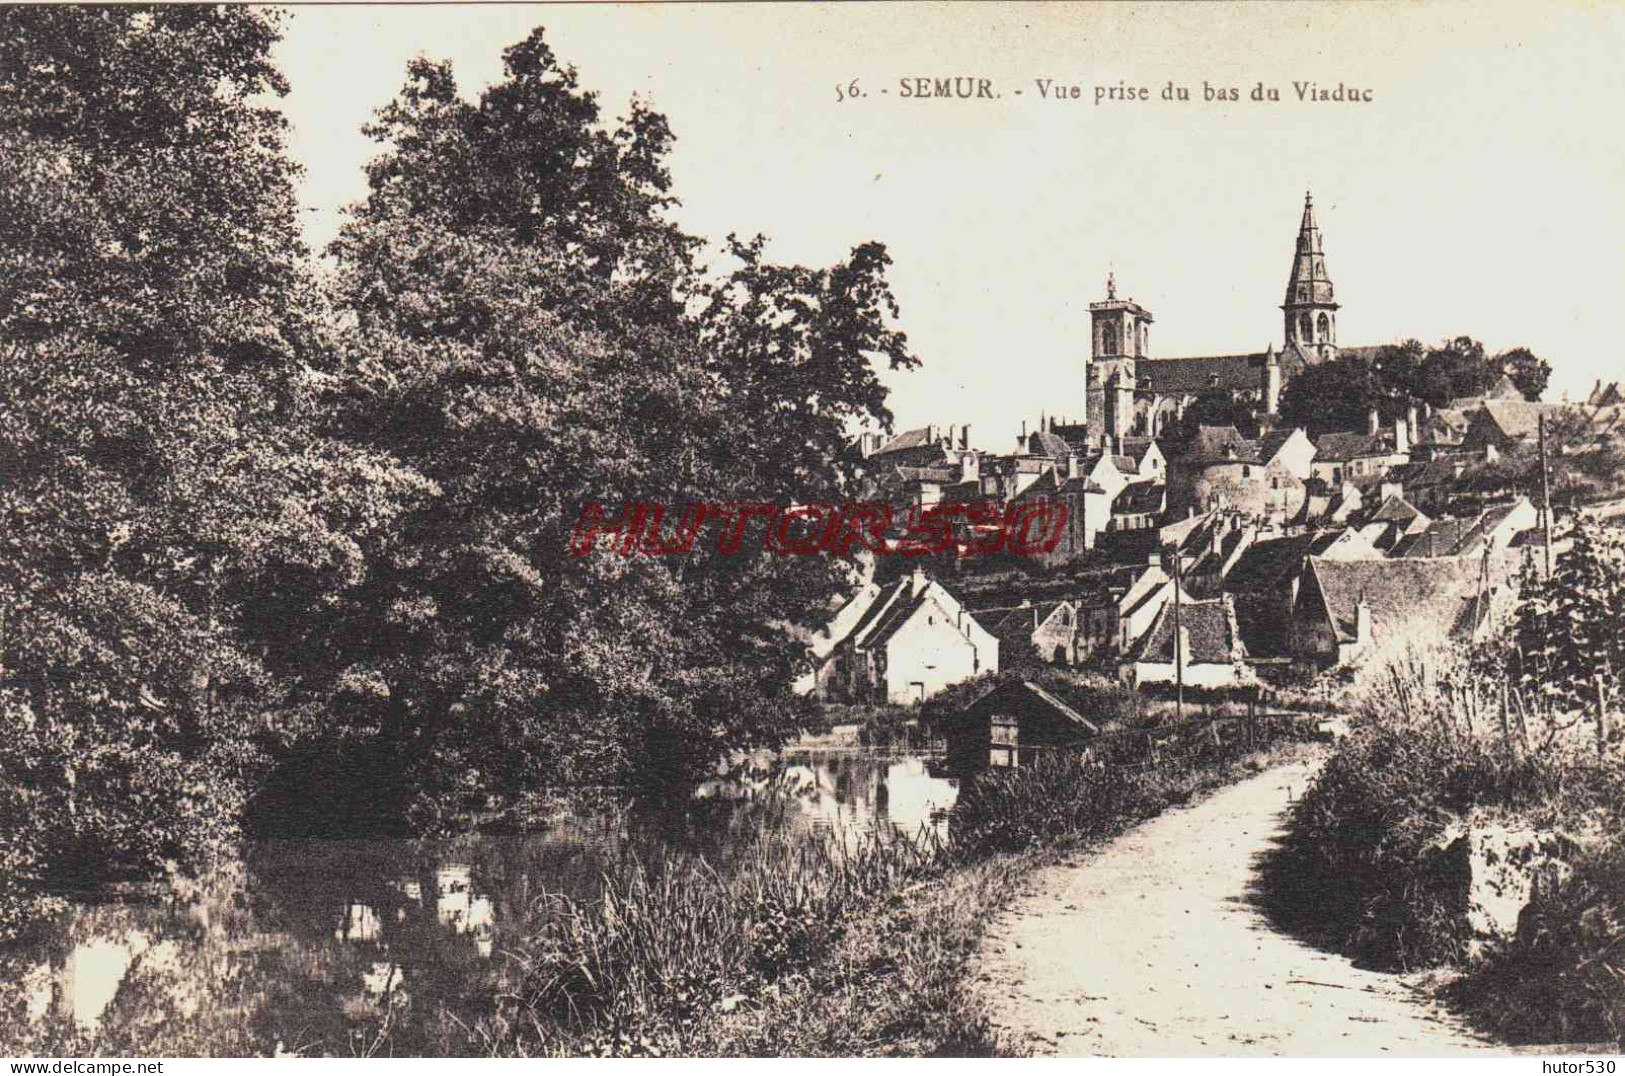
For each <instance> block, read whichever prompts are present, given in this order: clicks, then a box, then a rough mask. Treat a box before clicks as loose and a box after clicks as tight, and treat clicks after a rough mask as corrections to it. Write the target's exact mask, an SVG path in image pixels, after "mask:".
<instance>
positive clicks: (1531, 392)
mask: <svg viewBox="0 0 1625 1076" xmlns="http://www.w3.org/2000/svg"><path fill="white" fill-rule="evenodd" d="M1495 362H1496V365H1498V366H1499V367H1500V368H1501V369H1502V371H1504V372H1505V373H1506V375H1507V376H1508V377H1510V378H1511V379H1512V383H1513V384H1514V385H1516V386H1518V391H1519V392H1521V393H1523V398H1524V399H1526V400H1538V399H1540V396H1541V393H1543V392H1545V391H1546V383H1547V382H1548V381H1550V380H1551V377H1552V365H1551V363H1549V362H1547V361H1546V360H1545V359H1542V358H1539V357H1538V356H1536V355H1535V353H1534V352H1532V351H1530V350H1529V349H1528V348H1526V347H1515V348H1512V349H1511V350H1509V351H1503V352H1501V354H1499V355H1497V356H1496V357H1495Z"/></svg>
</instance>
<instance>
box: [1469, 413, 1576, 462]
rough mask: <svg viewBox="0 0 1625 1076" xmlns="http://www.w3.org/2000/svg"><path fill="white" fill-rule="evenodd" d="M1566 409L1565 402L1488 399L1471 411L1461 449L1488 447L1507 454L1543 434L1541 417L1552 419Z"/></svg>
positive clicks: (1485, 450) (1486, 449)
mask: <svg viewBox="0 0 1625 1076" xmlns="http://www.w3.org/2000/svg"><path fill="white" fill-rule="evenodd" d="M1564 410H1566V407H1565V405H1563V404H1548V403H1530V402H1529V401H1527V400H1486V401H1485V402H1484V404H1483V405H1482V406H1481V407H1479V408H1478V410H1476V411H1474V412H1473V413H1472V416H1471V418H1470V420H1469V421H1468V423H1467V432H1466V433H1465V434H1463V435H1462V440H1461V444H1462V448H1463V449H1466V450H1467V451H1469V452H1472V453H1478V454H1487V453H1488V452H1489V450H1494V451H1495V452H1498V453H1505V452H1506V451H1508V450H1509V449H1511V448H1514V447H1515V446H1517V445H1521V444H1533V443H1534V442H1535V440H1536V439H1537V438H1538V437H1539V434H1540V420H1541V418H1542V417H1545V418H1546V419H1547V420H1548V421H1550V420H1551V419H1552V418H1554V417H1555V416H1556V415H1558V414H1559V413H1560V412H1562V411H1564ZM1491 458H1493V457H1491Z"/></svg>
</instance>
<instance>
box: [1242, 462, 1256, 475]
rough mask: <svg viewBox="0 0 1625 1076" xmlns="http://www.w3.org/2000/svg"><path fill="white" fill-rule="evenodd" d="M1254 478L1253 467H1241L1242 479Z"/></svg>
mask: <svg viewBox="0 0 1625 1076" xmlns="http://www.w3.org/2000/svg"><path fill="white" fill-rule="evenodd" d="M1252 476H1253V469H1252V468H1251V467H1249V466H1247V465H1246V464H1245V463H1244V464H1242V465H1241V477H1243V478H1251V477H1252Z"/></svg>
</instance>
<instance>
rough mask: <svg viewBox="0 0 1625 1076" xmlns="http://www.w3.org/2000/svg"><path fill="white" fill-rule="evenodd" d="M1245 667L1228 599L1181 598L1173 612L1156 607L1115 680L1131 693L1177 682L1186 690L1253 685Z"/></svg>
mask: <svg viewBox="0 0 1625 1076" xmlns="http://www.w3.org/2000/svg"><path fill="white" fill-rule="evenodd" d="M1176 619H1177V625H1176ZM1176 647H1177V648H1178V654H1177V659H1176V651H1175V648H1176ZM1176 660H1177V661H1178V662H1179V664H1178V665H1176V664H1175V662H1176ZM1246 662H1247V647H1246V644H1245V643H1243V642H1242V639H1241V631H1240V629H1239V628H1238V627H1237V626H1236V613H1235V609H1234V608H1233V607H1232V606H1231V603H1230V595H1228V594H1224V595H1220V596H1219V597H1217V598H1214V599H1212V600H1211V601H1194V602H1192V601H1185V600H1183V597H1181V600H1180V602H1179V605H1178V608H1177V611H1176V609H1175V606H1174V603H1173V602H1169V603H1168V604H1166V605H1164V606H1163V607H1162V611H1161V612H1160V613H1158V614H1157V620H1156V623H1155V624H1153V625H1152V626H1151V630H1150V631H1148V632H1146V634H1145V638H1144V639H1142V640H1141V641H1140V645H1139V646H1137V647H1135V649H1134V654H1133V658H1132V660H1131V661H1129V662H1127V663H1125V664H1124V665H1123V666H1122V667H1121V670H1120V676H1121V678H1122V679H1123V680H1124V681H1125V682H1126V683H1128V684H1129V685H1130V686H1132V687H1140V686H1142V685H1145V684H1173V683H1176V682H1179V681H1183V683H1184V684H1185V686H1186V687H1198V688H1216V687H1234V686H1237V685H1240V684H1248V683H1252V682H1253V681H1254V677H1253V674H1252V671H1251V670H1250V669H1248V667H1247V664H1246Z"/></svg>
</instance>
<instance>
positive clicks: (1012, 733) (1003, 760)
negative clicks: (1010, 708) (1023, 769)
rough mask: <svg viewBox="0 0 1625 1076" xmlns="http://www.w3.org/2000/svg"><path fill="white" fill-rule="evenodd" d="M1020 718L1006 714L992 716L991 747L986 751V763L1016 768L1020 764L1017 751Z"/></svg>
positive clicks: (1019, 736)
mask: <svg viewBox="0 0 1625 1076" xmlns="http://www.w3.org/2000/svg"><path fill="white" fill-rule="evenodd" d="M1019 721H1020V718H1016V717H1011V716H1009V715H1007V714H994V715H993V727H992V730H991V731H992V736H991V740H992V745H991V747H990V748H989V751H988V762H989V764H991V765H994V766H1016V765H1019V764H1020V759H1019V757H1018V755H1017V749H1018V748H1019V747H1020V745H1021V726H1020V725H1019V724H1018V722H1019Z"/></svg>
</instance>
